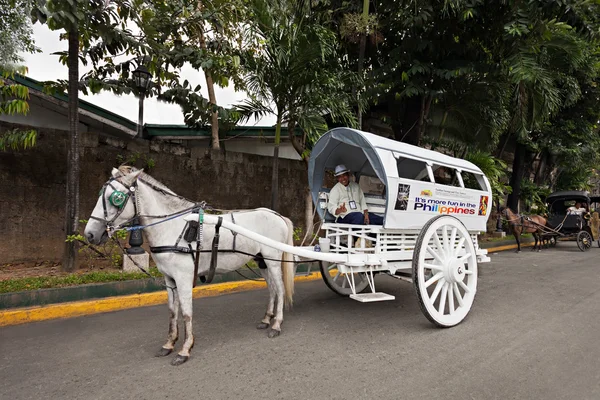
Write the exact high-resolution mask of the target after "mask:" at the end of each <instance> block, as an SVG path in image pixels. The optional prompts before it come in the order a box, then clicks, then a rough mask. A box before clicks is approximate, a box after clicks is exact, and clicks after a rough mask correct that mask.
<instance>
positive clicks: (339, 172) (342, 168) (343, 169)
mask: <svg viewBox="0 0 600 400" xmlns="http://www.w3.org/2000/svg"><path fill="white" fill-rule="evenodd" d="M346 172H350V170H349V169H348V168H346V166H345V165H344V164H340V165H338V166H337V167H335V174H334V176H340V175H342V174H345V173H346Z"/></svg>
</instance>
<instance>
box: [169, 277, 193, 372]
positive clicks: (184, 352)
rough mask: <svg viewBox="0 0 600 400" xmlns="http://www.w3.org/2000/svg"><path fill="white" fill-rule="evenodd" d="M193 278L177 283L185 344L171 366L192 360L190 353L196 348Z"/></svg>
mask: <svg viewBox="0 0 600 400" xmlns="http://www.w3.org/2000/svg"><path fill="white" fill-rule="evenodd" d="M192 284H193V283H192V278H191V277H185V279H182V280H178V281H177V292H178V294H179V304H180V305H181V314H183V322H184V325H185V342H184V343H183V348H182V349H181V351H180V352H179V353H178V354H177V357H175V358H174V359H173V361H171V365H181V364H183V363H184V362H186V361H187V360H188V359H189V358H190V351H191V350H192V347H194V333H193V332H192Z"/></svg>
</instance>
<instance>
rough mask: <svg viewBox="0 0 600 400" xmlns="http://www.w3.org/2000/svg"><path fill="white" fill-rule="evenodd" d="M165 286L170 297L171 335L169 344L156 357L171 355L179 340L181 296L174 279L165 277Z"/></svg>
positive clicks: (168, 340)
mask: <svg viewBox="0 0 600 400" xmlns="http://www.w3.org/2000/svg"><path fill="white" fill-rule="evenodd" d="M165 284H166V285H167V293H168V295H169V335H168V336H167V343H165V344H164V345H163V347H161V349H160V350H159V351H158V353H156V357H164V356H168V355H169V354H171V352H172V351H173V349H174V348H175V342H177V339H178V333H177V317H178V314H179V296H178V294H177V288H176V287H175V281H174V280H173V279H172V278H168V277H166V276H165Z"/></svg>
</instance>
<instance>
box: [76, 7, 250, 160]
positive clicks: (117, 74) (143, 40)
mask: <svg viewBox="0 0 600 400" xmlns="http://www.w3.org/2000/svg"><path fill="white" fill-rule="evenodd" d="M243 1H244V0H236V1H214V2H210V3H200V2H198V1H197V0H172V1H153V2H144V3H142V4H141V5H140V7H139V8H136V9H135V12H131V13H130V15H122V16H121V17H122V18H128V19H130V21H131V25H135V27H136V28H137V29H139V33H138V34H135V35H133V34H131V33H130V32H127V34H121V35H119V36H117V37H109V38H107V40H100V41H98V42H97V43H95V44H94V45H93V46H92V47H90V48H84V55H86V56H87V57H88V58H89V59H90V60H91V62H92V64H93V70H92V71H90V73H88V74H86V75H85V76H84V77H83V80H84V81H85V83H86V86H87V87H88V88H89V89H90V91H92V92H93V93H96V92H98V91H100V90H110V91H112V92H113V93H116V94H123V93H131V92H133V93H136V88H135V86H134V85H133V82H132V78H131V72H132V71H133V70H134V69H135V68H136V65H137V64H138V63H139V60H141V59H143V60H144V62H145V66H146V67H147V68H148V69H149V71H150V72H151V73H152V76H153V85H152V87H151V89H150V92H149V93H147V95H148V96H158V98H159V99H161V100H164V101H167V102H171V103H175V104H178V105H179V106H180V107H181V109H182V112H183V115H184V121H185V123H186V124H187V125H188V126H191V127H197V128H201V127H204V126H206V125H207V124H210V125H211V131H212V142H211V143H212V147H213V148H215V149H218V148H219V147H220V144H219V126H220V125H222V124H223V123H229V122H231V121H232V120H235V119H236V118H237V114H236V113H235V112H232V110H227V109H224V108H222V107H219V106H218V105H217V100H216V96H215V93H214V85H219V86H222V87H225V86H228V85H229V83H230V81H233V83H234V85H235V87H236V88H237V87H239V85H240V83H241V81H240V79H239V77H238V75H239V72H238V71H239V55H237V53H238V51H237V50H236V46H237V43H238V41H239V40H238V39H239V36H240V34H239V32H240V29H239V25H240V24H241V23H242V22H243V16H244V15H245V11H244V10H245V8H244V3H243ZM115 49H118V51H119V53H120V57H119V58H118V59H117V58H116V57H114V56H113V54H114V53H115ZM185 64H189V65H191V66H192V67H193V68H194V69H195V70H198V71H200V70H203V72H204V75H205V78H206V81H207V88H208V94H209V96H208V99H206V98H205V97H204V96H203V95H202V94H201V93H200V90H201V86H200V85H197V86H196V87H192V86H191V85H190V83H189V82H188V81H187V80H184V81H182V80H181V78H180V72H181V68H182V67H183V66H184V65H185ZM165 88H166V90H165Z"/></svg>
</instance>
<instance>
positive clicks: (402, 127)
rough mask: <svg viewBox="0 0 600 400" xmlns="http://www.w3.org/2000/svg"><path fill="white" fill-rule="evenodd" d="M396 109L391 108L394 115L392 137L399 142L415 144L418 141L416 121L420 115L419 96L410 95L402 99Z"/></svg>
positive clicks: (417, 121)
mask: <svg viewBox="0 0 600 400" xmlns="http://www.w3.org/2000/svg"><path fill="white" fill-rule="evenodd" d="M395 108H396V109H397V110H396V111H395V112H394V110H391V112H393V115H394V116H395V118H394V121H393V122H392V129H393V130H394V139H396V140H397V141H399V142H405V143H410V144H415V145H416V144H417V141H418V134H417V131H418V129H419V128H418V127H417V125H418V123H419V118H420V116H421V99H420V98H419V97H410V98H405V99H403V101H402V103H400V105H399V106H398V107H395Z"/></svg>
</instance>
